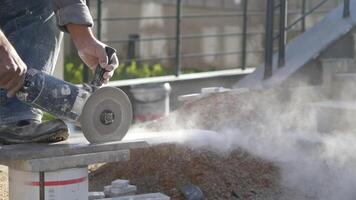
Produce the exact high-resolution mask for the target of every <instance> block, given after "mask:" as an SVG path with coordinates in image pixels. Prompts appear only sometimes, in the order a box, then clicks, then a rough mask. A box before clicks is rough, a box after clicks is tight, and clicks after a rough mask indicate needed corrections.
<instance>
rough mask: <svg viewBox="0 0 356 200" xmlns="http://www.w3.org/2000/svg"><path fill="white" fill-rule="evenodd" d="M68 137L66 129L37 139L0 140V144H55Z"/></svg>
mask: <svg viewBox="0 0 356 200" xmlns="http://www.w3.org/2000/svg"><path fill="white" fill-rule="evenodd" d="M68 137H69V134H68V130H67V129H61V130H57V131H55V132H53V133H48V134H45V135H42V136H39V137H37V138H31V139H28V140H23V139H10V138H6V139H4V138H0V143H1V144H3V145H12V144H27V143H56V142H62V141H65V140H67V139H68Z"/></svg>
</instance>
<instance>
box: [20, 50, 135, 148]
mask: <svg viewBox="0 0 356 200" xmlns="http://www.w3.org/2000/svg"><path fill="white" fill-rule="evenodd" d="M105 50H106V53H107V56H108V61H109V64H111V61H112V57H113V55H114V54H115V53H116V51H115V49H113V48H111V47H106V48H105ZM105 72H106V70H105V69H104V68H102V67H101V66H100V65H98V66H97V67H96V70H95V73H94V76H93V80H92V81H91V82H90V83H89V84H84V85H83V87H78V86H76V85H74V84H71V83H68V82H65V81H63V80H59V79H56V78H55V77H53V76H51V75H48V74H46V73H45V72H41V71H38V70H35V69H29V70H28V71H27V72H26V76H25V81H24V85H23V87H22V88H21V89H20V90H19V92H17V98H18V99H19V100H21V101H22V102H24V103H27V104H29V105H31V106H33V107H36V108H39V109H41V110H43V111H45V112H48V113H50V114H52V115H54V116H56V117H58V118H60V119H63V120H66V121H72V122H76V123H77V124H78V125H79V126H81V129H82V131H83V134H84V136H85V138H86V139H87V140H88V141H89V142H90V143H104V142H112V141H120V140H121V139H122V138H123V137H124V136H125V135H126V133H127V131H128V129H129V127H130V125H131V122H132V106H131V103H130V100H129V98H128V96H127V95H126V93H124V92H123V91H122V90H120V89H118V88H115V87H101V86H102V81H103V76H104V73H105Z"/></svg>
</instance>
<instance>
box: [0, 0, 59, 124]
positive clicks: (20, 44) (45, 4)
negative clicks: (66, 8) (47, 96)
mask: <svg viewBox="0 0 356 200" xmlns="http://www.w3.org/2000/svg"><path fill="white" fill-rule="evenodd" d="M0 28H1V30H2V31H3V32H4V34H5V36H6V37H7V39H8V40H9V41H10V42H11V44H12V45H13V46H14V47H15V49H16V51H17V53H18V54H19V55H20V57H21V58H22V60H23V61H24V62H25V63H26V65H27V68H28V69H30V68H35V69H38V70H42V71H45V72H47V73H52V72H53V69H54V66H55V62H56V60H57V57H58V52H59V45H60V42H61V38H62V34H61V33H60V31H59V30H58V28H57V26H56V23H55V17H54V13H53V9H52V4H51V1H50V0H35V1H29V0H0ZM0 96H1V97H4V96H6V91H4V90H0ZM1 99H2V101H3V102H2V103H0V105H1V104H2V106H0V125H2V124H7V123H13V122H17V121H20V120H26V119H37V120H40V119H41V118H42V112H41V111H40V110H38V109H35V108H33V107H31V106H29V105H26V104H24V103H22V102H20V101H19V100H17V99H16V98H8V99H7V98H1ZM4 101H6V102H4Z"/></svg>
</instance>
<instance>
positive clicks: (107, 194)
mask: <svg viewBox="0 0 356 200" xmlns="http://www.w3.org/2000/svg"><path fill="white" fill-rule="evenodd" d="M104 194H105V197H110V194H111V185H107V186H105V187H104Z"/></svg>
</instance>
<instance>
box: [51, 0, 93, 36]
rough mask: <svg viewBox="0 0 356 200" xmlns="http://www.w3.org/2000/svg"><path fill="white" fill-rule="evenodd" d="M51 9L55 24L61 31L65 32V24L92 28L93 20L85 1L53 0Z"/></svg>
mask: <svg viewBox="0 0 356 200" xmlns="http://www.w3.org/2000/svg"><path fill="white" fill-rule="evenodd" d="M53 7H54V8H53V9H54V13H55V14H56V18H57V24H58V26H59V28H60V29H61V30H62V31H67V30H66V28H65V25H67V24H80V25H85V26H88V27H91V26H93V18H92V17H91V15H90V12H89V8H88V7H87V6H86V3H85V0H53Z"/></svg>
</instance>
